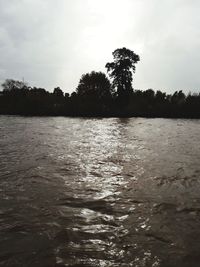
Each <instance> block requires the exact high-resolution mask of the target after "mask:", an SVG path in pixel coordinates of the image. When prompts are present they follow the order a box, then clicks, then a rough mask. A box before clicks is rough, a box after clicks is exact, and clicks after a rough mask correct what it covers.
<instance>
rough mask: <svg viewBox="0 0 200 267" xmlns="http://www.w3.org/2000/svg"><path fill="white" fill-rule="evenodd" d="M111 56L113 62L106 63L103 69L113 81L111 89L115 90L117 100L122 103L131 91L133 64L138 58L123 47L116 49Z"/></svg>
mask: <svg viewBox="0 0 200 267" xmlns="http://www.w3.org/2000/svg"><path fill="white" fill-rule="evenodd" d="M112 54H113V57H114V61H113V62H111V63H107V64H106V66H105V67H106V68H107V71H108V74H109V76H110V77H111V79H112V80H113V87H114V88H115V89H116V91H117V95H118V97H119V99H121V100H122V101H123V100H126V99H127V98H128V96H129V95H130V92H132V90H133V89H132V81H133V73H135V64H136V63H137V62H138V61H139V60H140V57H139V56H138V55H137V54H135V53H134V52H133V51H131V50H129V49H127V48H125V47H123V48H118V49H116V50H115V51H114V52H113V53H112Z"/></svg>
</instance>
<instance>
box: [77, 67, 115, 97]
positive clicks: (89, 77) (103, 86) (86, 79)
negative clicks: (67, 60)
mask: <svg viewBox="0 0 200 267" xmlns="http://www.w3.org/2000/svg"><path fill="white" fill-rule="evenodd" d="M76 92H77V95H78V96H80V97H85V98H92V99H93V100H103V99H106V98H109V97H111V96H112V89H111V84H110V81H109V80H108V78H107V77H106V75H105V74H104V73H103V72H95V71H92V72H90V73H86V74H83V75H82V77H81V79H80V81H79V85H78V87H77V89H76Z"/></svg>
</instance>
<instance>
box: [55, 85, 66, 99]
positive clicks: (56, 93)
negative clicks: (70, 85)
mask: <svg viewBox="0 0 200 267" xmlns="http://www.w3.org/2000/svg"><path fill="white" fill-rule="evenodd" d="M53 94H54V95H55V96H58V97H63V96H64V94H63V91H62V90H61V89H60V87H56V88H54V91H53Z"/></svg>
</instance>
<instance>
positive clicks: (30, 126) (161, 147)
mask: <svg viewBox="0 0 200 267" xmlns="http://www.w3.org/2000/svg"><path fill="white" fill-rule="evenodd" d="M199 133H200V121H199V120H168V119H142V118H132V119H119V118H111V119H87V118H82V119H79V118H62V117H58V118H51V117H50V118H23V117H14V116H1V117H0V266H9V267H10V266H12V267H18V266H20V267H21V266H22V267H29V266H30V267H33V266H34V267H35V266H39V267H53V266H56V267H63V266H77V267H78V266H95V267H96V266H97V267H98V266H99V267H126V266H127V267H128V266H134V267H148V266H151V267H159V266H161V267H172V266H173V267H179V266H181V267H197V266H198V267H199V262H200V253H199V251H200V227H199V223H200V184H199V178H200V164H199V162H200V134H199Z"/></svg>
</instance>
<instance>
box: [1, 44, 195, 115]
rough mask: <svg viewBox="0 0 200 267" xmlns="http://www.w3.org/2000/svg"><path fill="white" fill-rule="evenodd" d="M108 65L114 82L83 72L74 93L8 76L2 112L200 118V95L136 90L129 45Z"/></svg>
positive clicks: (114, 54) (117, 53)
mask: <svg viewBox="0 0 200 267" xmlns="http://www.w3.org/2000/svg"><path fill="white" fill-rule="evenodd" d="M113 57H114V61H113V62H111V63H107V64H106V68H107V70H108V74H109V76H110V78H111V81H112V82H110V80H109V79H108V78H107V76H106V75H105V74H104V73H102V72H95V71H93V72H91V73H86V74H84V75H83V76H82V77H81V79H80V81H79V84H78V87H77V88H76V91H75V92H73V93H72V94H71V95H69V94H68V93H65V94H64V93H63V91H62V90H61V89H60V88H59V87H57V88H55V89H54V91H53V93H50V92H48V91H46V90H45V89H43V88H36V87H33V88H32V87H30V86H28V85H27V84H26V83H24V82H21V81H15V80H11V79H8V80H6V81H5V82H4V83H3V84H2V88H3V91H1V92H0V114H10V115H28V116H52V115H53V116H102V117H103V116H104V117H111V116H121V117H122V116H123V117H132V116H141V117H166V118H200V94H188V95H187V96H186V95H185V94H184V93H183V92H182V91H178V92H177V91H176V92H175V93H174V94H172V95H170V94H166V93H163V92H161V91H156V92H155V91H154V90H152V89H148V90H146V91H141V90H133V88H132V79H133V77H132V75H133V73H134V72H135V64H136V63H137V62H138V61H139V60H140V59H139V56H138V55H136V54H135V53H134V52H133V51H131V50H128V49H126V48H121V49H117V50H115V51H114V52H113Z"/></svg>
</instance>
